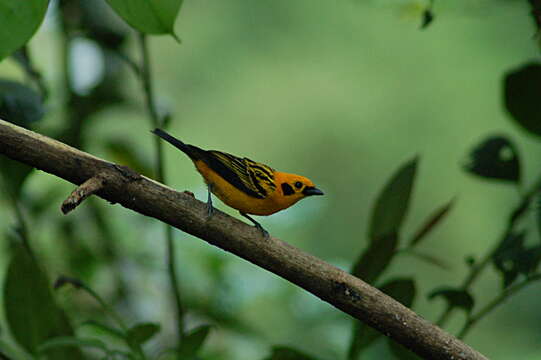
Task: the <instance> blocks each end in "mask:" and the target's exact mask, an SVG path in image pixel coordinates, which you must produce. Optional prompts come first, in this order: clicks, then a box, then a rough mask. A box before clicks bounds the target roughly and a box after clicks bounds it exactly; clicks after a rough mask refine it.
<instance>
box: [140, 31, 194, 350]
mask: <svg viewBox="0 0 541 360" xmlns="http://www.w3.org/2000/svg"><path fill="white" fill-rule="evenodd" d="M139 45H140V48H141V55H142V64H141V69H140V72H139V74H140V78H141V82H142V86H143V92H144V94H145V103H146V107H147V110H148V113H149V118H150V121H151V125H152V126H153V127H155V128H157V127H160V126H161V125H162V122H163V121H162V119H161V117H160V115H159V114H158V111H157V109H156V103H155V101H154V91H153V89H152V81H151V72H150V56H149V53H148V47H147V41H146V36H145V35H144V34H142V33H139ZM154 145H155V148H156V159H155V164H156V177H157V180H158V181H159V182H161V183H165V174H164V167H163V148H162V142H161V141H160V138H158V137H157V136H156V137H155V140H154ZM165 238H166V241H167V249H166V251H167V271H168V273H169V283H170V286H171V291H172V292H173V301H174V304H175V309H176V319H177V333H178V337H179V343H180V342H181V341H182V339H183V337H184V307H183V304H182V299H181V296H180V287H179V285H178V277H177V271H176V266H175V264H176V258H175V246H174V245H175V244H174V243H173V229H172V228H171V227H170V226H169V225H167V224H166V225H165Z"/></svg>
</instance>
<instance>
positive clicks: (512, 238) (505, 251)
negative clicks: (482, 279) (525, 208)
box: [492, 232, 541, 288]
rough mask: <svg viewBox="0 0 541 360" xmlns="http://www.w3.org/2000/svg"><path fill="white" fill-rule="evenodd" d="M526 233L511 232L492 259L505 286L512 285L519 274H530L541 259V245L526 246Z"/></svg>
mask: <svg viewBox="0 0 541 360" xmlns="http://www.w3.org/2000/svg"><path fill="white" fill-rule="evenodd" d="M525 239H526V233H524V232H520V233H511V234H509V235H508V236H507V237H506V238H505V239H503V241H502V242H501V243H500V244H499V245H498V248H497V249H496V251H495V252H494V254H493V256H492V261H493V263H494V266H495V267H496V269H497V270H498V272H499V273H500V274H501V276H502V280H503V284H502V285H503V287H504V288H506V287H508V286H509V285H511V284H512V283H513V282H514V281H515V280H516V278H517V277H518V275H519V274H523V275H529V274H531V273H532V272H534V271H535V270H536V269H537V267H538V266H539V262H540V261H541V245H536V246H532V247H526V246H524V241H525Z"/></svg>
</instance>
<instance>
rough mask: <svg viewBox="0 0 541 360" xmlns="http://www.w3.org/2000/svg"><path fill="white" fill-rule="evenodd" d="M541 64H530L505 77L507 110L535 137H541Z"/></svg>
mask: <svg viewBox="0 0 541 360" xmlns="http://www.w3.org/2000/svg"><path fill="white" fill-rule="evenodd" d="M540 96H541V64H539V63H530V64H527V65H524V66H522V67H521V68H519V69H514V70H512V71H511V72H509V73H507V74H506V75H505V80H504V102H505V108H506V109H507V111H508V112H509V114H511V116H512V117H513V119H514V120H515V122H516V123H518V124H519V125H520V126H522V127H523V128H524V129H526V130H528V131H529V132H530V133H532V134H535V135H541V111H540V110H539V97H540Z"/></svg>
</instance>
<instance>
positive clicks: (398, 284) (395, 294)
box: [379, 278, 415, 307]
mask: <svg viewBox="0 0 541 360" xmlns="http://www.w3.org/2000/svg"><path fill="white" fill-rule="evenodd" d="M379 289H380V290H381V291H382V292H383V293H385V294H387V295H389V296H390V297H392V298H393V299H395V300H396V301H398V302H399V303H401V304H402V305H404V306H407V307H411V306H412V305H413V300H414V299H415V281H414V280H413V279H408V278H400V279H393V280H391V281H388V282H387V283H385V284H384V285H382V286H381V287H379Z"/></svg>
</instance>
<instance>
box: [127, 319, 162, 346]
mask: <svg viewBox="0 0 541 360" xmlns="http://www.w3.org/2000/svg"><path fill="white" fill-rule="evenodd" d="M159 331H160V324H156V323H141V324H137V325H135V326H133V327H131V328H130V329H129V330H128V334H127V337H126V340H127V341H128V343H130V344H140V345H142V344H144V343H145V342H147V341H148V340H150V339H151V338H152V337H153V336H154V335H156V334H157V333H158V332H159Z"/></svg>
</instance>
